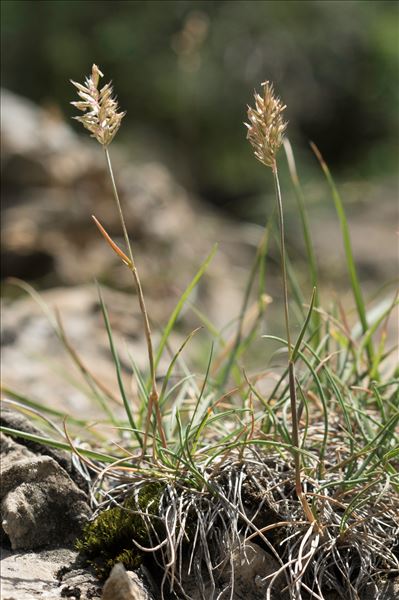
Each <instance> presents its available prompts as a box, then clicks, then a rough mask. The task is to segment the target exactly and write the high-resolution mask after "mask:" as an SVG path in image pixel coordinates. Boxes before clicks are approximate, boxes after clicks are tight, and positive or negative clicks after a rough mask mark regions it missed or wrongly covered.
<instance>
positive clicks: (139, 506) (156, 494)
mask: <svg viewBox="0 0 399 600" xmlns="http://www.w3.org/2000/svg"><path fill="white" fill-rule="evenodd" d="M162 489H163V488H162V486H161V485H160V484H159V483H149V484H147V485H144V486H143V487H142V488H141V490H140V492H139V494H138V501H137V500H136V498H134V497H133V496H127V497H126V498H125V500H124V501H123V503H122V505H121V506H114V507H113V508H110V509H109V510H106V511H104V512H103V513H101V514H99V515H98V517H97V518H96V519H95V520H94V521H91V522H90V523H87V525H86V526H85V527H84V529H83V533H82V536H81V538H80V539H79V540H78V541H77V543H76V548H77V550H79V552H80V553H81V555H82V557H83V559H84V561H85V562H86V563H87V564H90V565H92V566H94V568H95V570H96V572H97V574H98V575H99V576H100V577H107V576H108V574H109V571H110V570H111V569H112V567H113V566H114V565H115V564H116V563H118V562H121V563H123V564H124V566H125V567H126V568H127V569H135V568H137V567H138V566H140V564H141V563H142V561H143V558H144V553H143V552H142V551H141V550H139V549H138V548H137V547H136V546H135V544H134V542H133V539H134V540H136V541H137V542H138V543H139V544H141V545H142V546H149V545H151V540H150V539H149V535H148V528H147V524H146V522H145V520H144V518H143V517H142V516H141V515H140V514H137V511H139V510H143V511H146V512H148V514H149V515H157V509H158V503H159V499H160V497H161V493H162ZM133 511H136V512H133ZM153 526H154V528H155V529H156V531H157V533H159V534H162V524H161V522H160V521H159V519H153Z"/></svg>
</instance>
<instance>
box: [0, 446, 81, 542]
mask: <svg viewBox="0 0 399 600" xmlns="http://www.w3.org/2000/svg"><path fill="white" fill-rule="evenodd" d="M4 446H5V447H6V448H7V449H8V452H6V453H5V454H3V456H2V464H1V477H2V486H1V495H0V499H1V517H2V527H3V530H4V532H5V533H6V534H7V536H8V538H9V540H10V543H11V547H12V549H13V550H16V549H33V548H38V547H40V546H45V545H52V546H56V545H63V544H66V543H68V542H72V541H74V539H75V538H76V536H77V535H78V534H79V532H80V531H81V528H82V526H83V524H84V523H85V522H86V521H87V519H88V518H89V517H90V514H91V509H90V507H89V505H88V504H87V498H86V494H85V493H84V492H83V491H81V490H80V489H79V488H78V487H77V486H76V485H75V483H74V482H73V481H72V479H71V478H70V477H69V475H68V474H67V473H66V472H65V471H64V469H62V467H60V465H59V464H58V463H57V462H56V461H55V460H54V459H53V458H51V457H49V456H35V455H34V454H33V453H31V452H30V451H29V450H27V449H26V448H24V447H22V449H20V448H18V444H15V443H14V445H13V444H11V443H10V442H8V441H6V442H4V440H3V442H2V447H4Z"/></svg>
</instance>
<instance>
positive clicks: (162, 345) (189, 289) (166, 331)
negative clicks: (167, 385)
mask: <svg viewBox="0 0 399 600" xmlns="http://www.w3.org/2000/svg"><path fill="white" fill-rule="evenodd" d="M217 247H218V246H217V244H215V245H214V246H213V248H212V250H211V252H210V253H209V254H208V256H207V257H206V259H205V260H204V262H203V263H202V265H201V266H200V268H199V269H198V271H197V273H196V274H195V276H194V277H193V279H192V280H191V281H190V283H189V284H188V286H187V287H186V289H185V290H184V292H183V294H182V295H181V297H180V299H179V302H178V303H177V305H176V307H175V309H174V311H173V313H172V315H171V317H170V319H169V321H168V324H167V325H166V327H165V329H164V332H163V334H162V338H161V341H160V343H159V347H158V351H157V354H156V357H155V367H157V366H158V364H159V361H160V360H161V356H162V352H163V350H164V348H165V345H166V342H167V340H168V338H169V335H170V333H171V331H172V330H173V327H174V325H175V323H176V321H177V319H178V317H179V315H180V313H181V311H182V308H183V306H184V304H185V302H186V300H187V298H188V297H189V296H190V294H191V292H192V291H193V289H194V288H195V286H196V285H197V283H198V282H199V281H200V279H201V277H202V276H203V274H204V273H205V271H206V270H207V268H208V266H209V263H210V262H211V260H212V259H213V257H214V256H215V254H216V250H217Z"/></svg>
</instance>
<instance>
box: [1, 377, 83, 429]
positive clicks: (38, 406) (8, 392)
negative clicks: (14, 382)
mask: <svg viewBox="0 0 399 600" xmlns="http://www.w3.org/2000/svg"><path fill="white" fill-rule="evenodd" d="M1 392H2V394H4V396H5V397H9V398H11V399H13V400H16V401H18V402H20V403H21V404H23V405H26V406H28V407H31V408H34V409H35V410H38V411H40V412H43V413H45V414H48V415H52V416H53V417H58V418H60V419H62V418H64V417H65V416H66V415H65V412H63V411H60V410H56V409H55V408H51V407H50V406H46V405H45V404H42V403H41V402H38V401H37V400H33V399H32V398H29V397H28V396H26V395H25V394H20V393H19V392H16V391H15V390H13V389H10V388H9V387H7V386H3V385H2V386H1ZM67 416H68V420H69V421H70V422H71V423H73V424H74V425H78V426H79V427H86V426H87V421H86V420H84V419H77V418H76V417H74V416H72V415H67Z"/></svg>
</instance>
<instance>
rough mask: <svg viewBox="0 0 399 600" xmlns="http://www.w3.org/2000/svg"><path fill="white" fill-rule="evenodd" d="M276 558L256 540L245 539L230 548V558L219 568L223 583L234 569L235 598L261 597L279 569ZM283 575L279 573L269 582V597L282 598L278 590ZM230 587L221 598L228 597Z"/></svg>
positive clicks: (226, 581)
mask: <svg viewBox="0 0 399 600" xmlns="http://www.w3.org/2000/svg"><path fill="white" fill-rule="evenodd" d="M279 568H280V565H279V563H278V561H277V560H276V559H275V558H274V557H273V556H272V555H271V554H269V553H268V552H266V551H265V550H263V548H261V547H260V546H258V545H257V544H253V543H252V542H245V543H243V544H242V545H240V546H238V545H237V546H236V548H235V549H233V552H232V556H231V562H230V563H229V564H228V566H227V568H226V569H225V570H224V571H223V572H222V574H221V579H222V581H224V582H225V583H226V584H229V583H230V581H231V572H232V571H233V581H234V596H233V597H234V600H247V599H248V598H251V599H252V600H264V598H265V597H266V593H267V590H268V588H269V585H270V581H271V580H272V578H273V574H274V573H275V572H276V571H278V569H279ZM283 582H284V577H281V576H280V575H279V576H278V577H277V578H276V580H275V581H274V584H273V585H272V586H271V593H272V596H271V597H272V598H276V599H277V598H279V599H281V600H283V598H284V596H283V595H282V593H281V589H282V587H283V586H282V583H283ZM229 594H230V589H229V591H228V592H227V591H226V593H225V594H223V595H221V596H220V598H226V599H227V598H229V597H230V596H229Z"/></svg>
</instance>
